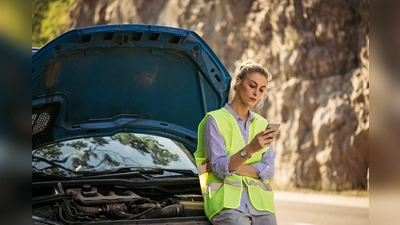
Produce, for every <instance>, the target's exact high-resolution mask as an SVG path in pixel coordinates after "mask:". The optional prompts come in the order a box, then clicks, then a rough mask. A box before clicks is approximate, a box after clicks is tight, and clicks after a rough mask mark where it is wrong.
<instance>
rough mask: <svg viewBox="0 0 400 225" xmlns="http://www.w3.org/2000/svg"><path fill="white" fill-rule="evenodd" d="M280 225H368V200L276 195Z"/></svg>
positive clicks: (281, 193) (325, 196) (326, 196)
mask: <svg viewBox="0 0 400 225" xmlns="http://www.w3.org/2000/svg"><path fill="white" fill-rule="evenodd" d="M275 208H276V217H277V221H278V225H339V224H340V225H368V223H369V199H368V197H348V196H334V195H323V194H310V193H293V192H279V191H277V192H275Z"/></svg>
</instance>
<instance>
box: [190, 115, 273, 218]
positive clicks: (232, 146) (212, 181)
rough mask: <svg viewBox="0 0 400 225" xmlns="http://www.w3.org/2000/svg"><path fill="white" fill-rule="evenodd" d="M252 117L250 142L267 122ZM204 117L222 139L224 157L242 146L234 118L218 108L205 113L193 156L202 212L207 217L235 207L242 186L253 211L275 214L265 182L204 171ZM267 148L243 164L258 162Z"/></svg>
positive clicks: (269, 189) (205, 155) (236, 206)
mask: <svg viewBox="0 0 400 225" xmlns="http://www.w3.org/2000/svg"><path fill="white" fill-rule="evenodd" d="M254 114H255V117H256V118H257V121H254V122H252V123H251V124H250V126H249V128H248V129H249V139H248V142H250V141H251V140H252V139H253V138H254V136H255V135H256V134H258V133H259V132H261V131H262V130H264V129H265V128H266V127H267V125H268V121H267V120H266V119H264V118H263V117H262V116H260V115H258V114H256V113H254ZM208 116H212V117H213V118H214V119H215V121H216V124H217V126H218V129H219V131H220V133H221V135H222V137H223V139H224V142H225V148H226V151H227V155H233V154H235V153H236V152H238V151H240V150H241V149H242V148H243V147H244V146H245V145H246V144H247V143H246V144H245V143H244V140H243V137H242V134H241V132H240V129H239V127H238V125H237V122H236V120H235V118H234V117H233V116H232V115H231V114H230V113H229V112H228V111H227V110H226V109H225V108H221V109H219V110H215V111H212V112H209V113H207V115H206V116H205V117H204V118H203V120H202V121H201V122H200V124H199V127H198V144H197V150H196V152H195V153H194V156H195V158H196V165H197V169H198V174H199V179H200V186H201V191H202V194H203V197H204V212H205V214H206V215H207V217H208V218H209V219H210V220H211V218H212V217H213V216H214V215H215V214H217V213H218V212H220V211H221V210H222V209H224V208H231V209H234V208H238V207H239V205H240V200H241V197H242V192H243V186H242V185H243V184H244V185H246V186H247V189H248V194H249V199H250V202H251V204H252V205H253V206H254V208H255V209H257V210H259V211H270V212H273V213H275V206H274V193H273V191H272V189H271V187H270V184H269V180H266V181H264V182H263V181H261V179H254V178H252V177H248V176H242V175H237V174H233V175H232V176H229V177H227V178H225V179H223V180H222V179H220V178H218V177H217V176H216V175H215V174H214V173H213V172H206V165H202V162H203V161H204V160H205V159H207V151H206V149H205V144H204V124H205V121H206V119H207V117H208ZM268 148H269V146H267V147H265V148H263V149H262V150H260V151H258V152H256V153H254V154H253V155H252V156H251V158H250V159H247V160H246V161H245V163H244V164H253V163H256V162H260V161H261V160H262V155H263V153H264V152H266V151H267V150H268Z"/></svg>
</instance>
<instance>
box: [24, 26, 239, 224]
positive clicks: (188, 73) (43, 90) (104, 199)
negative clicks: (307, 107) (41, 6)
mask: <svg viewBox="0 0 400 225" xmlns="http://www.w3.org/2000/svg"><path fill="white" fill-rule="evenodd" d="M35 50H36V49H35ZM230 82H231V76H230V75H229V73H228V71H227V70H226V68H225V67H224V65H223V63H222V62H221V61H220V60H219V59H218V57H217V56H216V54H215V53H214V52H213V51H212V49H211V48H210V47H209V46H208V44H207V43H206V42H205V41H204V40H203V39H202V38H201V37H200V36H199V35H197V34H196V33H195V32H194V31H191V30H186V29H180V28H173V27H166V26H158V25H146V24H114V25H102V26H93V27H85V28H78V29H74V30H71V31H68V32H66V33H64V34H62V35H60V36H59V37H57V38H55V39H54V40H52V41H51V42H49V43H47V44H46V45H44V46H42V47H41V48H40V49H37V51H36V52H35V53H34V54H33V50H32V90H31V91H32V224H210V223H209V221H208V219H207V217H206V216H205V214H204V208H203V207H204V204H203V197H202V194H201V190H200V184H199V178H198V173H197V168H196V164H195V160H194V157H193V153H194V152H195V150H196V147H197V129H198V124H199V122H200V121H201V119H202V118H203V117H204V116H205V114H206V113H207V112H208V111H211V110H215V109H218V108H220V107H222V106H223V105H224V104H225V103H226V102H227V101H228V94H229V89H230Z"/></svg>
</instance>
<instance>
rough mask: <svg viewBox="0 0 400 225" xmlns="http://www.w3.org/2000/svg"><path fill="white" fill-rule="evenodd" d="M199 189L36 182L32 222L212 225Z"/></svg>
mask: <svg viewBox="0 0 400 225" xmlns="http://www.w3.org/2000/svg"><path fill="white" fill-rule="evenodd" d="M166 183H168V182H166ZM198 187H199V186H198V184H192V185H191V184H185V185H179V184H178V185H168V186H162V185H154V186H146V187H145V186H136V187H135V186H134V187H131V186H129V185H124V184H118V185H116V184H110V183H108V184H102V183H96V182H94V181H88V182H76V184H75V182H71V183H68V182H42V184H40V185H39V184H38V183H34V185H33V187H32V195H33V199H32V215H33V217H32V221H33V222H34V224H78V225H79V224H88V223H90V224H165V222H168V224H178V223H179V224H210V223H209V221H208V219H207V217H206V216H205V214H204V208H203V207H204V204H203V197H202V195H201V193H200V190H199V188H198ZM49 221H52V222H51V223H50V222H49Z"/></svg>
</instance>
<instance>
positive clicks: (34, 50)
mask: <svg viewBox="0 0 400 225" xmlns="http://www.w3.org/2000/svg"><path fill="white" fill-rule="evenodd" d="M38 50H39V48H38V47H32V55H33V54H35V53H36V52H37V51H38Z"/></svg>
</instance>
